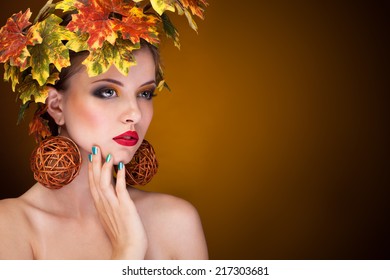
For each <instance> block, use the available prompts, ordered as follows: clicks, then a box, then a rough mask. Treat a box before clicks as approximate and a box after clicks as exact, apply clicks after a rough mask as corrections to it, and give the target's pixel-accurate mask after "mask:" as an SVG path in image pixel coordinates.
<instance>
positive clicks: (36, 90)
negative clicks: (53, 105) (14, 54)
mask: <svg viewBox="0 0 390 280" xmlns="http://www.w3.org/2000/svg"><path fill="white" fill-rule="evenodd" d="M18 91H19V93H20V96H19V98H20V100H22V103H23V104H25V103H26V102H28V101H30V100H32V98H31V96H34V98H35V97H36V99H35V100H40V101H41V102H42V101H43V103H44V102H45V100H46V97H47V96H45V93H44V92H43V87H41V86H39V84H38V83H37V81H36V80H34V79H33V78H32V77H31V75H28V76H27V77H26V78H25V80H24V81H23V82H22V83H21V84H20V86H19V87H18Z"/></svg>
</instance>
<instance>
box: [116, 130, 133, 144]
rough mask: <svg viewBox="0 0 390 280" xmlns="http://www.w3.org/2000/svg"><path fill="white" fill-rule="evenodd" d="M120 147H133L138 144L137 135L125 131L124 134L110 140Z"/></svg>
mask: <svg viewBox="0 0 390 280" xmlns="http://www.w3.org/2000/svg"><path fill="white" fill-rule="evenodd" d="M112 139H113V140H114V141H115V142H117V143H118V144H120V145H122V146H135V145H136V144H137V143H138V133H137V132H136V131H131V130H129V131H126V132H125V133H123V134H121V135H118V136H115V137H114V138H112Z"/></svg>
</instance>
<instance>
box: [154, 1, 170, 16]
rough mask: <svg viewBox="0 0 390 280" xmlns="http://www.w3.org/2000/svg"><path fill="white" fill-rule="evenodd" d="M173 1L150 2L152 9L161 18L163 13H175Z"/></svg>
mask: <svg viewBox="0 0 390 280" xmlns="http://www.w3.org/2000/svg"><path fill="white" fill-rule="evenodd" d="M174 1H175V0H150V4H152V7H153V9H154V10H155V11H156V12H157V13H158V14H159V15H160V16H161V15H162V14H163V13H164V12H165V11H171V12H174V11H175V5H174Z"/></svg>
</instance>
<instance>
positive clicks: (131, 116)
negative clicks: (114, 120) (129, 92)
mask: <svg viewBox="0 0 390 280" xmlns="http://www.w3.org/2000/svg"><path fill="white" fill-rule="evenodd" d="M141 116H142V115H141V110H140V108H139V106H138V104H137V102H136V101H135V100H134V101H131V102H126V104H124V111H123V114H122V117H121V119H122V122H123V123H125V124H136V123H138V122H139V121H140V120H141Z"/></svg>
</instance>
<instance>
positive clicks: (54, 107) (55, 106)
mask: <svg viewBox="0 0 390 280" xmlns="http://www.w3.org/2000/svg"><path fill="white" fill-rule="evenodd" d="M62 102H63V95H62V93H60V92H58V90H56V89H55V88H53V87H49V94H48V96H47V98H46V104H47V112H48V113H49V115H50V116H51V117H52V118H53V120H54V121H55V122H56V124H57V125H59V126H61V125H63V124H64V123H65V120H64V114H63V111H62V108H63V106H62Z"/></svg>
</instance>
